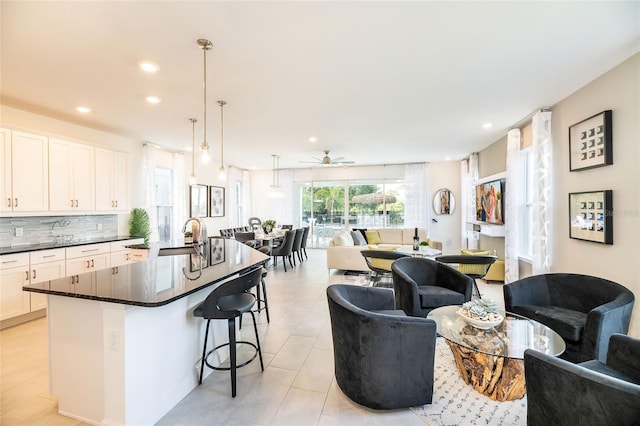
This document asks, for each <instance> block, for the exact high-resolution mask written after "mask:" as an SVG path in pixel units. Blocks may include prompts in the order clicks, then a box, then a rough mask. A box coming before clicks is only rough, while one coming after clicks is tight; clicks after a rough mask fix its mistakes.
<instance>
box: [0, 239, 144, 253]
mask: <svg viewBox="0 0 640 426" xmlns="http://www.w3.org/2000/svg"><path fill="white" fill-rule="evenodd" d="M138 238H143V237H125V236H116V237H105V238H99V239H95V240H86V241H73V242H70V243H60V244H56V243H43V244H35V245H28V246H16V247H0V256H2V255H4V254H18V253H29V252H31V251H41V250H54V249H59V248H67V247H77V246H86V245H89V244H100V243H113V242H116V241H126V240H135V239H138Z"/></svg>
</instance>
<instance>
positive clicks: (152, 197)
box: [142, 143, 160, 243]
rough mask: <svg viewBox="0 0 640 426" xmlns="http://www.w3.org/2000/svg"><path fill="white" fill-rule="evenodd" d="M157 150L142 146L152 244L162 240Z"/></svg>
mask: <svg viewBox="0 0 640 426" xmlns="http://www.w3.org/2000/svg"><path fill="white" fill-rule="evenodd" d="M156 154H157V153H156V149H155V148H154V147H152V146H151V145H149V144H148V143H145V144H144V145H143V146H142V167H143V170H144V173H143V179H144V192H145V202H144V209H145V210H146V212H147V214H148V215H149V225H150V226H151V235H150V236H149V242H150V243H156V242H158V241H159V240H160V236H159V235H158V210H157V208H156V206H157V205H158V204H157V202H156V163H157V161H156Z"/></svg>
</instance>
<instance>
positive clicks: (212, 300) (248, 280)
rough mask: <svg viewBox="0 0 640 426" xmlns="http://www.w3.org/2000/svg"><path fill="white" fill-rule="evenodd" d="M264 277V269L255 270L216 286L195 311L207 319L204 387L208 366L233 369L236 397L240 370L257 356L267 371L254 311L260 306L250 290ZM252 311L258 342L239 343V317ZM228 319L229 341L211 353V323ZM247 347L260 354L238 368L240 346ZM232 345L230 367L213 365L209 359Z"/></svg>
mask: <svg viewBox="0 0 640 426" xmlns="http://www.w3.org/2000/svg"><path fill="white" fill-rule="evenodd" d="M261 277H262V268H257V269H254V270H252V271H250V272H248V273H246V274H244V275H240V276H239V277H237V278H234V279H232V280H230V281H227V282H225V283H223V284H220V286H218V287H216V288H215V289H214V290H213V291H212V292H211V294H209V295H208V296H207V298H206V299H205V300H204V301H203V302H202V303H200V304H199V305H198V306H196V308H195V309H194V310H193V316H195V317H200V318H204V319H206V320H207V328H206V331H205V335H204V347H203V349H202V361H201V363H200V380H199V382H198V383H199V384H202V376H203V374H204V365H205V364H206V365H207V367H209V368H211V369H213V370H230V372H231V396H233V397H234V398H235V396H236V369H237V368H240V367H244V366H245V365H247V364H249V363H250V362H251V361H253V360H254V359H255V358H256V356H259V358H260V368H261V370H262V371H264V364H263V362H262V350H261V349H260V339H259V337H258V327H257V325H256V317H255V315H254V313H253V311H252V309H253V306H254V305H255V303H256V297H255V296H254V295H253V294H252V293H249V292H248V291H247V290H248V289H250V288H252V287H255V286H256V285H258V283H259V281H260V279H261ZM245 312H249V313H250V314H251V318H252V319H253V330H254V332H255V336H256V343H255V344H254V343H253V342H248V341H244V340H238V341H236V318H238V317H241V316H242V314H243V313H245ZM215 319H226V320H227V325H228V328H229V342H228V343H223V344H221V345H218V346H216V347H215V348H213V349H212V350H210V351H209V352H207V340H208V338H209V324H210V322H211V320H215ZM237 344H245V345H249V346H252V347H253V348H254V349H255V350H256V352H255V354H253V356H252V357H251V359H249V360H248V361H245V362H243V363H242V364H240V365H236V345H237ZM225 346H229V367H219V366H213V365H211V364H209V361H207V358H208V357H209V355H211V354H212V353H213V352H215V351H217V350H218V349H220V348H223V347H225Z"/></svg>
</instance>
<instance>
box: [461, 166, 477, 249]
mask: <svg viewBox="0 0 640 426" xmlns="http://www.w3.org/2000/svg"><path fill="white" fill-rule="evenodd" d="M470 187H471V178H470V176H469V160H468V159H465V160H462V161H461V162H460V212H461V214H460V237H461V238H460V247H461V248H463V249H465V248H468V246H467V222H471V221H473V219H474V218H473V217H469V197H468V194H469V191H470Z"/></svg>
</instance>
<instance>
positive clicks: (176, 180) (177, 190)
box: [154, 153, 188, 240]
mask: <svg viewBox="0 0 640 426" xmlns="http://www.w3.org/2000/svg"><path fill="white" fill-rule="evenodd" d="M184 173H185V171H184V154H183V153H175V154H173V182H172V192H173V224H172V225H173V228H172V229H173V232H172V235H171V237H172V238H173V239H174V240H176V239H178V238H179V237H180V235H179V234H178V235H176V233H178V232H179V231H180V230H181V229H182V225H183V224H184V222H185V221H186V220H187V215H188V212H187V183H186V181H185V179H184ZM155 210H156V209H154V211H155Z"/></svg>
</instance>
